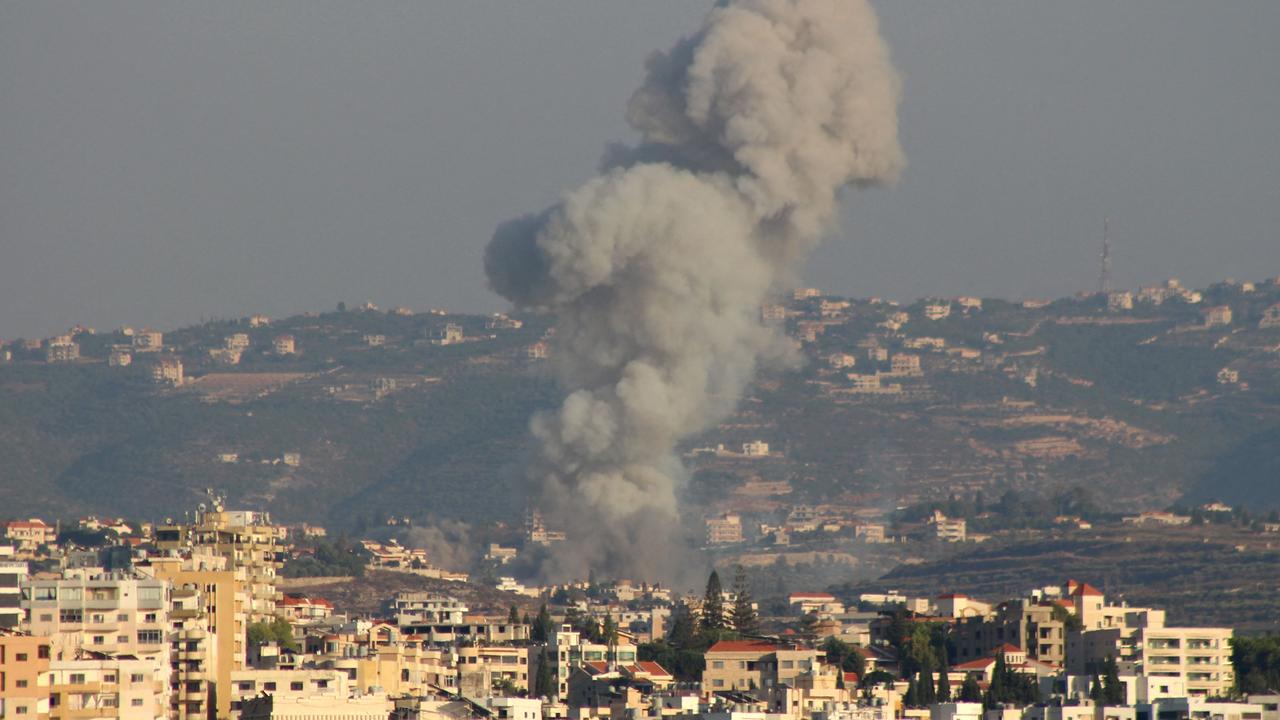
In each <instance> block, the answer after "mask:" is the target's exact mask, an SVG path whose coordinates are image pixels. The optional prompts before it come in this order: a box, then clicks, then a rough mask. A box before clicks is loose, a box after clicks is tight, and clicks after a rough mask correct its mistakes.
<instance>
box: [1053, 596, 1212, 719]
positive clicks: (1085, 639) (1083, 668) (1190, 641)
mask: <svg viewBox="0 0 1280 720" xmlns="http://www.w3.org/2000/svg"><path fill="white" fill-rule="evenodd" d="M1065 589H1066V590H1067V591H1068V593H1067V594H1068V595H1069V597H1070V598H1071V601H1072V603H1073V605H1074V610H1075V615H1076V616H1077V617H1078V618H1079V619H1080V626H1081V627H1080V629H1078V630H1074V631H1072V632H1070V633H1068V634H1067V647H1066V655H1067V668H1068V670H1069V671H1070V672H1071V673H1073V674H1085V673H1089V672H1092V671H1093V670H1095V669H1096V668H1098V667H1099V666H1100V664H1101V663H1102V662H1104V661H1105V660H1106V659H1107V658H1113V659H1115V660H1116V661H1117V662H1118V663H1120V664H1121V667H1122V669H1124V670H1127V671H1130V672H1133V673H1136V674H1138V675H1140V676H1145V677H1164V678H1180V679H1182V680H1183V681H1185V683H1186V688H1187V694H1189V695H1191V696H1193V697H1199V698H1203V697H1215V696H1223V695H1226V694H1227V693H1228V692H1229V691H1230V690H1231V687H1232V684H1233V683H1234V680H1235V673H1234V671H1233V668H1232V665H1231V647H1230V644H1231V636H1232V631H1231V629H1230V628H1213V627H1208V628H1171V627H1165V624H1164V622H1165V613H1164V611H1163V610H1158V609H1153V608H1135V607H1128V606H1125V605H1111V604H1108V603H1107V601H1106V597H1105V596H1104V595H1103V594H1102V592H1101V591H1099V590H1098V589H1097V588H1094V587H1092V586H1090V585H1088V584H1087V583H1086V584H1081V583H1076V582H1074V581H1069V582H1068V584H1067V586H1066V588H1065Z"/></svg>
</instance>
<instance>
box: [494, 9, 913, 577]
mask: <svg viewBox="0 0 1280 720" xmlns="http://www.w3.org/2000/svg"><path fill="white" fill-rule="evenodd" d="M898 100H899V82H898V78H897V75H896V73H895V72H894V70H893V68H892V66H891V64H890V62H889V53H888V49H887V48H886V46H885V44H884V42H883V40H882V39H881V38H880V36H879V31H878V26H877V21H876V17H875V14H874V12H873V10H872V9H871V7H870V5H869V4H868V3H867V2H866V0H741V1H738V2H728V3H725V4H722V5H720V6H718V7H716V8H715V9H713V10H712V11H711V13H710V14H709V15H708V16H707V19H706V21H705V22H704V24H703V27H702V28H701V30H700V31H699V32H698V33H697V34H696V35H693V36H691V37H689V38H685V39H683V40H681V41H680V42H679V43H677V44H676V46H675V47H674V48H673V49H672V50H671V51H670V52H668V53H665V54H657V55H655V56H654V57H653V58H651V59H650V61H649V63H648V76H647V78H646V81H645V83H644V85H643V86H642V87H641V88H640V89H639V90H638V91H637V92H636V93H635V95H634V96H633V97H632V99H631V101H630V103H629V107H628V113H627V118H628V121H629V122H630V123H631V125H632V126H633V127H635V128H636V129H637V130H638V131H639V132H640V133H641V136H642V138H643V140H642V142H641V144H640V145H639V146H637V147H634V148H622V147H614V148H611V149H610V150H609V152H608V153H607V155H606V158H605V161H604V163H603V165H604V166H605V168H606V169H605V171H604V174H602V175H601V176H600V177H598V178H596V179H594V180H591V181H590V182H588V183H587V184H586V185H584V186H583V187H581V188H579V189H577V190H574V191H572V192H570V193H569V194H568V195H566V196H565V198H564V200H563V201H562V202H561V203H560V204H558V205H556V206H555V207H553V208H551V209H549V210H547V211H546V212H544V213H542V214H541V215H539V216H529V217H525V218H521V219H518V220H515V221H512V222H510V223H507V224H505V225H504V226H503V227H501V228H499V230H498V232H497V233H495V236H494V239H493V241H492V242H491V243H490V245H489V248H488V249H487V251H486V255H485V269H486V272H487V274H488V276H489V279H490V283H491V285H492V286H493V288H494V289H495V290H496V291H497V292H499V293H501V294H502V295H503V296H505V297H507V298H508V299H510V300H511V301H512V302H514V303H515V304H517V305H520V306H525V307H541V308H547V309H549V310H551V311H553V312H554V313H555V314H556V316H557V318H558V320H557V326H556V334H555V339H554V343H555V349H554V357H555V364H556V367H557V372H558V375H559V380H560V382H561V384H562V385H563V387H564V388H565V389H566V391H567V392H568V395H567V397H566V398H565V400H564V402H563V404H562V405H561V406H560V408H559V409H558V410H556V411H554V412H548V413H543V414H540V415H538V416H537V417H535V418H534V419H533V421H532V424H531V426H532V430H533V434H534V436H535V437H536V438H537V439H538V441H539V443H540V457H539V462H538V463H536V466H535V467H534V468H533V470H532V472H533V474H534V476H535V478H536V479H538V480H540V481H541V482H543V483H544V490H545V497H544V505H545V510H546V512H547V514H548V515H549V516H550V517H551V518H553V520H554V519H559V521H560V522H561V524H562V525H563V526H564V527H565V529H566V531H567V532H568V533H569V542H567V543H562V544H561V547H560V549H559V550H558V551H557V553H556V562H555V563H554V564H553V566H550V567H547V568H546V569H545V570H546V571H547V572H548V573H550V574H555V575H572V576H582V575H584V574H585V572H586V570H587V568H589V567H590V568H596V569H598V570H608V571H612V572H614V573H617V574H630V575H633V576H635V577H645V578H654V577H659V576H663V575H665V573H666V571H667V570H668V569H669V566H670V563H671V562H672V559H673V554H674V553H673V552H672V550H673V546H672V544H671V543H672V538H673V536H675V535H677V534H678V505H677V498H678V495H679V489H680V485H681V483H682V482H683V481H684V477H685V476H684V472H683V469H682V468H681V466H680V463H679V461H678V459H677V458H676V456H675V454H674V448H675V445H676V443H677V442H678V441H679V440H680V439H681V438H683V437H686V436H688V435H690V434H693V433H696V432H699V431H702V430H705V429H706V428H708V427H710V426H712V425H714V424H715V423H716V422H717V421H718V420H720V419H721V418H723V417H724V416H725V415H726V414H728V413H729V412H731V411H732V410H733V408H734V406H735V404H736V403H737V401H738V400H739V398H740V397H741V395H742V391H743V389H744V387H745V386H746V384H747V383H748V382H749V381H750V379H751V377H752V375H753V374H754V372H755V370H756V367H757V364H758V363H759V362H761V361H766V362H767V361H773V360H778V359H779V358H783V357H785V356H786V354H787V352H788V350H789V346H788V345H787V344H786V343H785V342H784V341H783V338H781V336H780V335H778V334H777V330H775V329H771V328H766V327H764V326H763V325H762V324H761V323H760V321H759V312H758V311H759V306H760V304H761V303H762V302H763V301H764V300H765V299H766V298H767V297H768V295H769V293H770V292H771V291H773V290H775V289H777V285H778V283H779V282H781V281H782V280H783V279H784V278H786V277H789V276H790V274H791V273H793V272H794V271H795V270H796V267H797V265H798V264H799V263H800V262H801V261H802V260H803V258H804V257H805V255H806V254H807V253H808V251H809V250H811V249H812V248H813V247H814V246H815V245H816V244H817V242H818V241H819V240H820V239H821V238H822V236H823V235H825V234H826V233H828V232H829V231H830V230H831V229H832V226H833V223H834V219H835V216H836V210H837V205H838V195H839V193H840V191H841V190H842V189H843V188H845V187H847V186H860V185H868V184H876V183H885V182H892V181H894V180H895V179H896V178H897V176H898V174H899V173H900V172H901V169H902V167H903V162H904V161H903V156H902V151H901V148H900V146H899V144H898V139H897V106H898Z"/></svg>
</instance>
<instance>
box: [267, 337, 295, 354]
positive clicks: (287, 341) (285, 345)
mask: <svg viewBox="0 0 1280 720" xmlns="http://www.w3.org/2000/svg"><path fill="white" fill-rule="evenodd" d="M271 350H272V351H273V352H274V353H275V354H277V355H295V354H297V352H298V344H297V342H296V341H295V340H294V339H293V336H292V335H277V336H276V337H275V338H274V339H273V340H272V341H271Z"/></svg>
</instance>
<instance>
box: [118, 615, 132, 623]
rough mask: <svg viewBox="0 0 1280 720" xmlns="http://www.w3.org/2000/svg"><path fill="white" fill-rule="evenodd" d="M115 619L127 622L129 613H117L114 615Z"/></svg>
mask: <svg viewBox="0 0 1280 720" xmlns="http://www.w3.org/2000/svg"><path fill="white" fill-rule="evenodd" d="M116 621H118V622H129V613H119V614H117V615H116Z"/></svg>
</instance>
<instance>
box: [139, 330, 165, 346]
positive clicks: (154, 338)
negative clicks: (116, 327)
mask: <svg viewBox="0 0 1280 720" xmlns="http://www.w3.org/2000/svg"><path fill="white" fill-rule="evenodd" d="M163 347H164V333H162V332H160V331H159V330H152V329H151V328H144V329H142V330H138V331H136V332H134V334H133V349H134V350H137V351H138V352H156V351H158V350H160V349H161V348H163Z"/></svg>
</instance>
